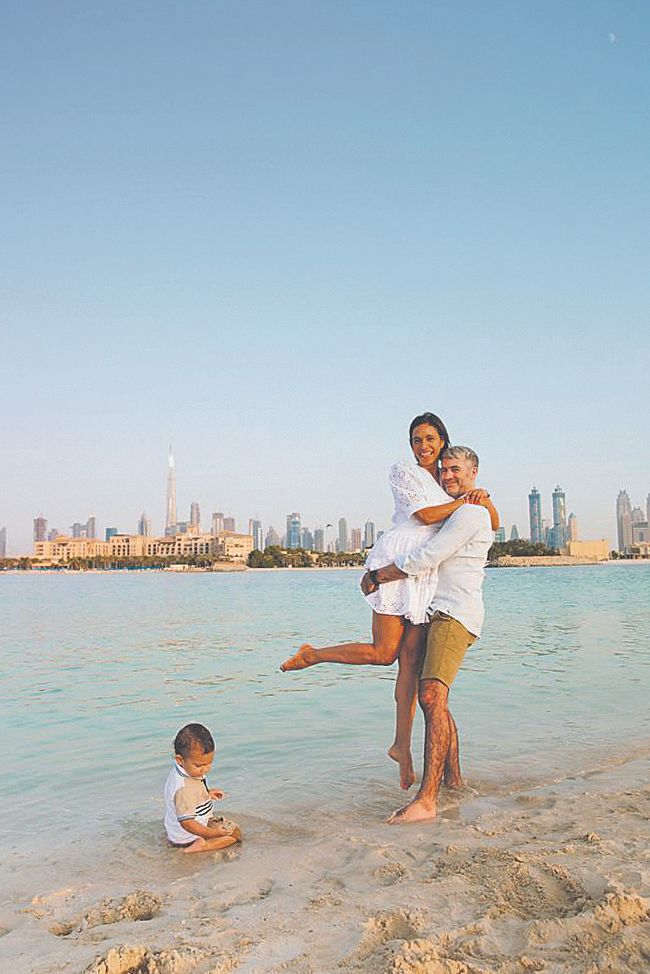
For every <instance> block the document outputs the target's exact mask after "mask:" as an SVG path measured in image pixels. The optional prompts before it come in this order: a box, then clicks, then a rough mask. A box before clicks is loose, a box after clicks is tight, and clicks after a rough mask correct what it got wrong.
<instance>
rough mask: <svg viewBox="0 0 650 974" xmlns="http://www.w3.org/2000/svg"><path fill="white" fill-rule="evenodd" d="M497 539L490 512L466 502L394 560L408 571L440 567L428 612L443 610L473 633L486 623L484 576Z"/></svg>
mask: <svg viewBox="0 0 650 974" xmlns="http://www.w3.org/2000/svg"><path fill="white" fill-rule="evenodd" d="M493 540H494V534H493V532H492V525H491V522H490V515H489V514H488V512H487V510H486V509H485V508H484V507H480V506H479V505H477V504H464V505H463V506H462V507H459V508H458V510H457V511H454V513H453V514H452V515H451V516H450V517H449V518H447V520H446V521H445V523H444V524H443V525H442V527H441V528H440V531H438V533H437V534H436V535H434V537H433V538H431V539H430V540H429V541H427V543H426V544H423V545H422V546H421V547H420V548H416V549H415V550H414V551H412V552H411V553H410V554H406V555H398V556H396V558H395V564H396V565H397V567H398V568H401V570H402V571H403V572H406V574H407V575H419V574H420V572H423V571H426V570H427V569H432V568H437V569H438V585H437V586H436V591H435V594H434V596H433V601H432V602H431V605H430V606H429V614H430V615H433V613H434V612H436V611H437V612H444V613H446V614H447V615H449V616H451V617H452V619H457V620H458V622H460V623H462V625H463V626H465V628H466V629H467V630H468V632H471V633H472V635H474V636H480V635H481V629H482V626H483V618H484V614H485V613H484V609H483V594H482V588H483V576H484V574H485V572H484V568H485V562H486V561H487V553H488V551H489V549H490V545H491V544H492V542H493Z"/></svg>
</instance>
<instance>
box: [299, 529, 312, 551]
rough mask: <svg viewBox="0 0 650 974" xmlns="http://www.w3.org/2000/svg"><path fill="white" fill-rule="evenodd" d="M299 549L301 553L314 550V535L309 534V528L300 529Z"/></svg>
mask: <svg viewBox="0 0 650 974" xmlns="http://www.w3.org/2000/svg"><path fill="white" fill-rule="evenodd" d="M300 547H301V548H302V549H303V551H313V550H314V535H313V534H312V533H311V531H310V530H309V528H301V529H300Z"/></svg>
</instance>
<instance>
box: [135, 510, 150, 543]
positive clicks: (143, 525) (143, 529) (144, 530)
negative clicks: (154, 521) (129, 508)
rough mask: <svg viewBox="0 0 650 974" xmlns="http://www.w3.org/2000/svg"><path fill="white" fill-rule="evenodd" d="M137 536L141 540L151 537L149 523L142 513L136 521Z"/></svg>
mask: <svg viewBox="0 0 650 974" xmlns="http://www.w3.org/2000/svg"><path fill="white" fill-rule="evenodd" d="M138 534H139V535H140V537H141V538H150V537H151V521H150V519H149V518H148V517H147V515H146V514H145V512H144V511H143V512H142V514H141V515H140V520H139V521H138Z"/></svg>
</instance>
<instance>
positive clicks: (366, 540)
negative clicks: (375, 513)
mask: <svg viewBox="0 0 650 974" xmlns="http://www.w3.org/2000/svg"><path fill="white" fill-rule="evenodd" d="M374 543H375V524H374V521H366V526H365V529H364V532H363V547H364V548H372V546H373V545H374Z"/></svg>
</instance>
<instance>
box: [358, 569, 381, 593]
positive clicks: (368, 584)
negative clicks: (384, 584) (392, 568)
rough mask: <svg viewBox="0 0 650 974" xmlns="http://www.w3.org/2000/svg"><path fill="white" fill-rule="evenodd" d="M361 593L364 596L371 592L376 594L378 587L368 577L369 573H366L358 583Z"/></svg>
mask: <svg viewBox="0 0 650 974" xmlns="http://www.w3.org/2000/svg"><path fill="white" fill-rule="evenodd" d="M360 585H361V591H362V592H363V594H364V595H370V594H371V593H372V592H376V591H377V589H378V588H379V586H378V585H377V583H376V582H373V580H372V579H371V577H370V572H366V574H365V575H364V576H363V578H362V579H361V582H360Z"/></svg>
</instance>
